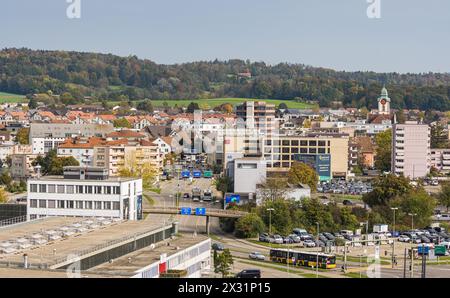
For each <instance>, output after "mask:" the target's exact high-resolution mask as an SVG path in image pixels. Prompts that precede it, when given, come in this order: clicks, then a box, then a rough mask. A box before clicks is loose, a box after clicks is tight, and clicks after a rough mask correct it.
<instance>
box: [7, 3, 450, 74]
mask: <svg viewBox="0 0 450 298" xmlns="http://www.w3.org/2000/svg"><path fill="white" fill-rule="evenodd" d="M67 1H80V3H81V10H80V12H81V17H80V18H79V19H78V18H73V19H70V18H68V17H67V12H66V10H67V7H68V6H69V5H70V4H69V3H67ZM368 1H380V3H381V9H380V18H369V17H368V15H367V9H368V7H369V5H370V4H369V3H367V2H368ZM0 47H2V48H5V47H27V48H31V49H45V50H74V51H89V52H101V53H112V54H117V55H120V56H128V55H136V56H138V57H139V58H146V59H150V60H152V61H155V62H157V63H162V64H173V63H183V62H191V61H199V60H214V59H216V58H217V59H219V60H227V59H244V60H246V59H250V60H251V61H264V62H266V63H268V64H277V63H280V62H288V63H303V64H307V65H312V66H317V67H327V68H333V69H336V70H346V71H359V70H360V71H366V70H370V71H377V72H401V73H405V72H430V71H431V72H450V55H449V53H450V1H448V0H427V1H424V0H220V1H219V0H1V2H0Z"/></svg>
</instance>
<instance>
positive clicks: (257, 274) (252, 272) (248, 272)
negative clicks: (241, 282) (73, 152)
mask: <svg viewBox="0 0 450 298" xmlns="http://www.w3.org/2000/svg"><path fill="white" fill-rule="evenodd" d="M236 277H237V278H261V270H259V269H245V270H242V271H241V272H239V273H238V274H236Z"/></svg>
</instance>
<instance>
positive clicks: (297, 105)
mask: <svg viewBox="0 0 450 298" xmlns="http://www.w3.org/2000/svg"><path fill="white" fill-rule="evenodd" d="M258 100H259V101H266V102H269V103H273V104H275V105H276V106H278V105H279V104H281V103H283V102H284V103H285V104H286V105H287V106H288V107H289V108H291V109H308V108H312V107H314V106H313V105H309V104H306V103H301V102H294V101H292V100H278V99H244V98H215V99H194V100H189V99H185V100H183V99H181V100H178V99H177V100H152V104H153V106H155V107H162V106H163V103H164V102H167V104H168V105H169V106H171V107H173V106H175V104H177V105H178V107H187V106H188V105H189V104H190V103H191V102H195V103H198V104H199V106H200V107H202V106H204V105H207V106H208V108H215V107H217V106H220V105H222V104H224V103H230V104H232V105H234V106H235V105H238V104H240V103H242V102H244V101H258ZM108 104H110V105H115V104H118V102H114V101H110V102H108Z"/></svg>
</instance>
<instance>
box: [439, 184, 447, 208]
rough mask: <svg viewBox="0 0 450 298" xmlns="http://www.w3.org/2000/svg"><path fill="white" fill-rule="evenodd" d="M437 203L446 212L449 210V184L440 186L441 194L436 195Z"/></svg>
mask: <svg viewBox="0 0 450 298" xmlns="http://www.w3.org/2000/svg"><path fill="white" fill-rule="evenodd" d="M438 200H439V203H440V204H441V205H442V206H444V207H446V208H447V212H448V210H449V208H450V184H449V183H445V184H444V185H442V189H441V192H440V193H439V195H438Z"/></svg>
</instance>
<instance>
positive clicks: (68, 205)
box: [67, 201, 74, 209]
mask: <svg viewBox="0 0 450 298" xmlns="http://www.w3.org/2000/svg"><path fill="white" fill-rule="evenodd" d="M73 207H74V204H73V201H67V209H73Z"/></svg>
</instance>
